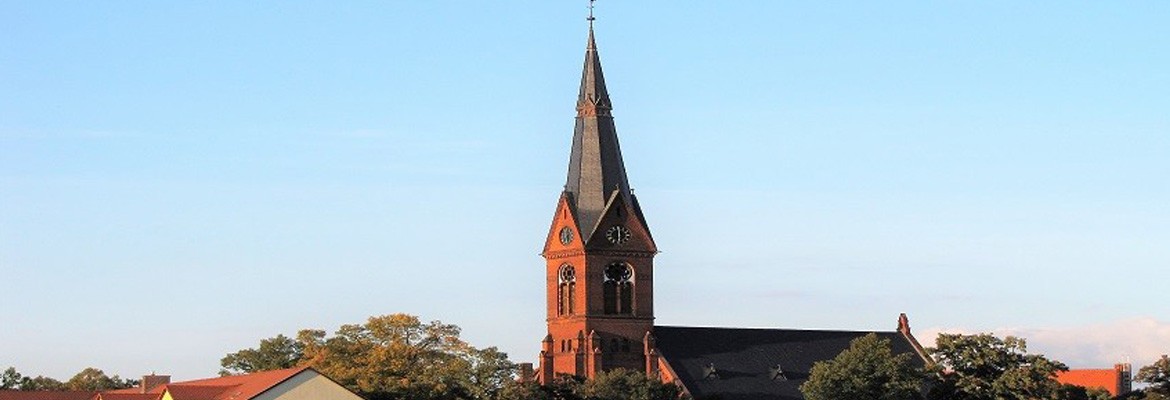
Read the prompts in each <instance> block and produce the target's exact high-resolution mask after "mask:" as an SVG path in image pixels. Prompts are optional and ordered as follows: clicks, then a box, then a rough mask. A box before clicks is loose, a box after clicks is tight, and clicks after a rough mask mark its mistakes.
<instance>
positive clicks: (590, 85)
mask: <svg viewBox="0 0 1170 400" xmlns="http://www.w3.org/2000/svg"><path fill="white" fill-rule="evenodd" d="M612 109H613V106H612V104H611V103H610V100H609V92H608V91H607V90H606V88H605V76H604V74H602V72H601V57H600V56H599V55H598V51H597V42H596V40H595V39H594V36H593V26H592V20H590V27H589V41H588V43H587V44H586V46H585V65H584V67H583V69H582V71H581V88H580V92H579V93H578V94H577V124H576V127H575V129H574V130H573V150H572V153H571V155H570V156H569V176H568V181H567V182H566V184H565V191H566V192H568V193H569V194H570V195H571V198H572V200H573V204H574V208H575V209H574V213H575V216H576V220H577V223H578V228H579V229H580V230H581V231H582V238H588V237H590V235H591V234H592V233H593V229H594V227H595V225H596V224H597V221H598V220H600V219H601V213H602V211H603V210H604V209H605V205H606V202H607V201H608V200H609V199H610V198H611V197H612V196H613V193H614V191H617V192H618V193H619V194H620V195H621V196H622V197H623V198H624V200H626V202H627V204H628V203H629V202H630V200H631V198H630V184H629V182H628V180H627V178H626V167H625V165H624V163H623V162H622V152H621V148H620V146H619V145H618V138H617V129H616V128H615V127H614V123H613V115H612V114H611V113H610V111H611V110H612Z"/></svg>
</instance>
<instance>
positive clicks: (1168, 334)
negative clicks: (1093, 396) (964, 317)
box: [915, 317, 1170, 369]
mask: <svg viewBox="0 0 1170 400" xmlns="http://www.w3.org/2000/svg"><path fill="white" fill-rule="evenodd" d="M979 332H980V331H978V330H973V329H968V328H940V327H932V328H927V329H922V330H921V331H920V333H918V334H916V335H915V336H918V338H919V339H920V340H922V342H923V343H925V344H927V345H928V346H933V345H934V343H935V339H937V338H938V334H939V333H962V334H972V333H979ZM991 333H993V334H995V335H996V336H1000V337H1003V336H1008V335H1011V336H1017V337H1022V338H1025V339H1027V341H1028V351H1029V352H1030V353H1038V354H1044V355H1045V356H1047V357H1049V358H1052V359H1055V360H1059V361H1061V362H1064V363H1065V364H1068V366H1069V367H1070V368H1110V367H1112V366H1113V364H1116V363H1119V362H1129V363H1132V364H1133V366H1134V368H1135V369H1136V368H1140V367H1141V366H1144V365H1149V364H1151V363H1153V362H1154V360H1156V359H1158V357H1160V356H1161V355H1162V354H1167V353H1170V322H1167V321H1160V320H1158V319H1156V318H1153V317H1141V318H1133V319H1125V320H1119V321H1114V322H1110V323H1104V324H1094V325H1083V326H1076V327H1068V328H1000V329H993V330H991Z"/></svg>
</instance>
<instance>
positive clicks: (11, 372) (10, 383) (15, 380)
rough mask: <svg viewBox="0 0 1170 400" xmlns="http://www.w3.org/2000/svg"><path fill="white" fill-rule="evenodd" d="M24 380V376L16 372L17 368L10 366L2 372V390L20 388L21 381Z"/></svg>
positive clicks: (0, 375) (0, 378) (0, 388)
mask: <svg viewBox="0 0 1170 400" xmlns="http://www.w3.org/2000/svg"><path fill="white" fill-rule="evenodd" d="M23 380H24V376H23V375H21V374H20V373H19V372H16V368H14V367H8V369H6V370H4V372H3V373H0V390H16V389H20V382H21V381H23Z"/></svg>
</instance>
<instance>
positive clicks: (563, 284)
mask: <svg viewBox="0 0 1170 400" xmlns="http://www.w3.org/2000/svg"><path fill="white" fill-rule="evenodd" d="M576 291H577V273H576V271H575V270H573V266H572V265H569V264H565V265H562V266H561V269H560V271H558V272H557V315H573V313H574V311H575V309H576V307H575V305H576V304H574V303H576V301H575V300H574V299H573V298H574V296H573V294H574V293H575V292H576Z"/></svg>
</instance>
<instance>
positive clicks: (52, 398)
mask: <svg viewBox="0 0 1170 400" xmlns="http://www.w3.org/2000/svg"><path fill="white" fill-rule="evenodd" d="M97 394H98V392H77V391H47V390H0V400H90V399H93V398H94V397H95V396H97Z"/></svg>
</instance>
